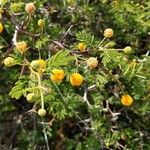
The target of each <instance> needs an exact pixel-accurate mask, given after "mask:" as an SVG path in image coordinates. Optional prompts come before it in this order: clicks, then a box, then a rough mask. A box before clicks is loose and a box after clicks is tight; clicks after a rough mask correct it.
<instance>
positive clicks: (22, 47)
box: [16, 41, 27, 54]
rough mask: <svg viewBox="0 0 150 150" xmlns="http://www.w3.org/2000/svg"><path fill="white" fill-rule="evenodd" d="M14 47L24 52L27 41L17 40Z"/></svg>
mask: <svg viewBox="0 0 150 150" xmlns="http://www.w3.org/2000/svg"><path fill="white" fill-rule="evenodd" d="M16 49H17V50H18V51H19V52H20V53H21V54H23V53H25V52H26V51H27V43H26V42H25V41H22V42H17V43H16Z"/></svg>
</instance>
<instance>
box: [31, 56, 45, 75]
mask: <svg viewBox="0 0 150 150" xmlns="http://www.w3.org/2000/svg"><path fill="white" fill-rule="evenodd" d="M30 65H31V68H32V69H34V70H36V71H37V72H39V73H42V72H44V71H45V69H46V62H45V61H44V60H43V59H38V60H33V61H32V62H31V64H30Z"/></svg>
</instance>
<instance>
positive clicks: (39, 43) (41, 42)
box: [35, 36, 49, 49]
mask: <svg viewBox="0 0 150 150" xmlns="http://www.w3.org/2000/svg"><path fill="white" fill-rule="evenodd" d="M48 41H49V37H48V36H47V37H41V38H40V39H39V40H37V41H36V44H35V47H36V48H37V49H42V47H43V46H45V45H46V44H47V42H48Z"/></svg>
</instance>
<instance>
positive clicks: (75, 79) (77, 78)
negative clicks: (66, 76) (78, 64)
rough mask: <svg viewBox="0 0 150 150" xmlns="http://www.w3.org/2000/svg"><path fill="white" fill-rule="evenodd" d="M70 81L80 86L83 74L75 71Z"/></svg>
mask: <svg viewBox="0 0 150 150" xmlns="http://www.w3.org/2000/svg"><path fill="white" fill-rule="evenodd" d="M70 83H71V85H73V86H80V85H81V84H82V83H83V76H82V75H81V74H79V73H73V74H72V75H71V77H70Z"/></svg>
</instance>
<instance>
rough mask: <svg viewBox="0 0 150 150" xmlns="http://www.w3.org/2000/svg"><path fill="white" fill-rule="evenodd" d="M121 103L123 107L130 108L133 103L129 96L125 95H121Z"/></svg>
mask: <svg viewBox="0 0 150 150" xmlns="http://www.w3.org/2000/svg"><path fill="white" fill-rule="evenodd" d="M121 103H122V104H123V105H124V106H131V105H132V103H133V99H132V97H131V96H130V95H128V94H126V95H123V96H122V98H121Z"/></svg>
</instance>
